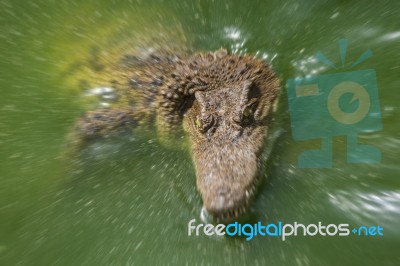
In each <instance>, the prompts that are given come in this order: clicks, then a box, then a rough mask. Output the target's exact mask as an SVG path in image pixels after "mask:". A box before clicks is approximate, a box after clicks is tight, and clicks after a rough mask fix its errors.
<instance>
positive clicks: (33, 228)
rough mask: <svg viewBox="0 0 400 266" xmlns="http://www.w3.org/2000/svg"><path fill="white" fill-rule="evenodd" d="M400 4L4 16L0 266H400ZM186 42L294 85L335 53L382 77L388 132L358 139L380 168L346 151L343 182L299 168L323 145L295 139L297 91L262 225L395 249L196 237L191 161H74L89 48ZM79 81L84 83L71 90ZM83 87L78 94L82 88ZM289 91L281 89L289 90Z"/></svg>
mask: <svg viewBox="0 0 400 266" xmlns="http://www.w3.org/2000/svg"><path fill="white" fill-rule="evenodd" d="M399 17H400V2H398V1H394V0H393V1H339V0H338V1H333V0H331V1H284V2H283V1H169V2H168V1H139V0H138V1H85V2H84V3H82V1H76V0H73V1H65V0H64V1H38V0H33V1H21V0H15V1H11V0H2V1H1V2H0V88H1V96H0V265H133V264H136V265H143V264H149V265H162V264H171V265H185V264H186V265H197V264H198V265H200V264H202V265H243V264H244V263H249V264H250V263H251V264H254V265H376V264H379V265H398V262H399V261H400V254H399V252H398V249H399V246H400V232H399V225H400V224H399V221H400V179H399V178H400V177H399V165H400V158H399V156H398V154H399V152H398V149H399V146H400V145H399V144H400V138H399V136H400V134H399V130H398V129H399V115H400V114H399V100H400V94H399V93H398V91H399V88H400V80H399V78H398V77H399V74H398V73H399V71H400V53H399V48H400V22H399V20H398V18H399ZM148 32H153V33H154V32H156V33H159V34H167V35H168V33H169V32H173V33H175V34H176V33H178V34H180V32H182V34H183V36H181V37H179V38H181V39H180V40H178V41H177V42H178V43H182V46H183V45H185V46H188V47H189V48H190V49H192V50H215V49H218V48H220V47H225V48H228V49H229V50H230V51H232V52H235V53H252V54H256V55H257V56H259V57H260V58H264V59H265V60H266V61H268V62H270V63H271V64H272V66H273V68H274V69H275V70H276V71H277V73H278V74H279V76H280V77H281V79H282V81H285V80H287V79H288V78H292V77H297V76H300V77H303V76H306V75H311V74H312V75H317V74H325V73H332V69H329V68H327V67H324V66H323V65H322V64H320V63H318V62H315V61H313V60H312V56H313V55H314V54H315V53H316V52H318V51H322V52H323V53H324V54H325V55H327V56H328V57H329V58H330V59H331V60H332V61H334V62H335V63H339V62H340V56H339V49H338V44H337V41H338V40H339V39H340V38H346V39H347V40H348V41H349V47H348V56H347V60H348V61H349V62H354V61H355V60H356V59H357V58H358V56H359V55H361V54H362V53H363V52H364V51H365V50H367V49H369V48H370V49H371V50H372V51H373V53H374V56H373V57H372V58H370V59H368V60H367V61H366V62H364V63H362V64H361V65H359V66H357V68H356V69H375V70H376V73H377V80H378V88H379V96H380V107H381V112H382V121H383V129H382V130H381V131H379V132H373V133H366V134H363V135H362V136H360V142H362V143H369V144H372V145H374V146H376V147H378V148H379V149H380V150H381V152H382V161H381V163H379V164H374V165H360V164H357V165H355V164H348V163H347V162H346V157H345V154H346V138H345V137H340V136H339V137H335V138H334V167H333V168H332V169H300V168H298V166H297V157H298V155H299V153H300V152H301V151H303V150H307V149H310V148H312V147H316V146H318V141H310V142H305V143H296V142H294V141H293V140H292V137H291V132H290V120H289V114H288V111H287V99H286V92H285V89H284V86H283V90H282V95H281V108H280V112H279V114H278V115H277V118H278V119H277V121H280V122H279V124H278V125H276V126H277V127H279V128H281V129H282V130H283V132H285V133H284V135H283V136H282V137H281V138H280V139H279V140H278V142H277V143H276V145H275V148H274V151H273V154H272V157H271V159H270V160H269V161H268V166H267V170H266V173H267V174H268V179H267V182H265V184H264V185H263V187H262V188H261V191H260V195H259V197H258V198H257V200H256V202H255V204H254V206H253V208H254V210H253V212H254V213H255V214H256V215H257V217H258V220H260V221H262V222H263V223H266V222H278V221H282V222H284V223H291V222H294V221H297V222H299V223H304V224H308V223H317V222H318V221H321V222H323V223H349V224H350V225H351V226H359V225H367V226H369V225H378V224H379V225H380V226H382V227H383V228H384V236H383V237H355V236H349V237H303V236H299V237H292V238H289V239H287V240H286V241H285V242H283V241H281V239H279V238H271V237H269V238H268V237H255V238H254V239H253V240H252V241H249V242H247V241H245V240H244V239H240V238H238V239H236V238H235V239H228V238H209V237H204V236H202V237H189V236H187V223H188V222H189V220H191V219H193V218H195V219H197V221H198V222H200V219H199V213H200V208H201V200H200V197H199V195H198V193H197V192H196V188H195V175H194V169H193V166H192V164H191V159H190V155H189V154H188V152H187V151H186V150H184V149H183V148H182V150H180V149H178V150H175V151H169V150H167V149H165V148H163V147H162V146H160V145H159V144H158V143H157V142H156V140H155V138H154V136H134V137H131V138H128V137H126V138H122V137H121V138H119V139H113V140H108V141H106V142H99V143H95V144H93V145H92V146H91V147H90V148H88V149H87V150H85V151H84V152H83V153H82V154H80V155H79V156H77V157H76V158H73V160H72V162H67V161H66V160H65V157H64V156H63V153H64V151H65V149H66V135H67V134H68V132H70V130H71V126H72V125H73V123H74V121H75V119H76V118H77V117H79V115H81V114H82V113H83V112H84V110H87V109H90V108H91V107H92V103H87V102H86V101H85V100H83V101H82V98H84V96H82V95H83V92H82V91H81V90H80V89H79V88H78V87H76V86H74V82H73V81H74V79H76V74H75V72H74V71H69V70H68V71H67V70H66V69H68V66H70V64H73V63H74V62H75V61H79V60H83V59H85V58H88V55H89V54H90V49H91V47H93V46H95V45H96V44H99V45H100V44H101V45H102V48H104V47H105V48H107V46H109V47H110V50H112V46H113V45H115V44H116V43H118V42H119V41H126V40H127V39H129V38H132V42H133V44H134V38H133V37H132V36H133V35H134V34H142V35H146V34H147V33H148ZM71 80H72V81H71ZM70 81H71V82H70ZM284 83H285V82H283V84H284Z"/></svg>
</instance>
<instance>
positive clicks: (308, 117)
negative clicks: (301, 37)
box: [286, 39, 382, 168]
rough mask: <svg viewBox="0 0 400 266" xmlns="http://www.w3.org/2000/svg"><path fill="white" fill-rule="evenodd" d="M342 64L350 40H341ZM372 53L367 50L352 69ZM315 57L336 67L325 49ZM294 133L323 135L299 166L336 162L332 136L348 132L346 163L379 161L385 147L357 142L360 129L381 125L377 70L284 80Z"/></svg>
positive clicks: (307, 137) (301, 136)
mask: <svg viewBox="0 0 400 266" xmlns="http://www.w3.org/2000/svg"><path fill="white" fill-rule="evenodd" d="M339 48H340V56H341V60H342V66H343V67H344V65H345V59H346V49H347V41H346V40H344V39H342V40H340V41H339ZM371 56H372V51H371V50H367V51H366V52H364V53H363V54H362V55H361V56H360V57H359V58H358V59H357V60H356V62H355V63H353V64H352V65H351V68H352V67H354V66H356V65H358V64H360V63H362V62H363V61H365V60H366V59H367V58H369V57H371ZM315 58H316V59H317V60H318V61H320V62H322V63H324V64H325V65H327V66H329V67H331V68H333V69H335V70H337V69H338V68H337V66H336V65H335V64H333V63H332V61H330V60H329V59H328V58H327V57H326V56H325V55H323V54H322V53H320V52H319V53H317V54H316V55H315ZM286 87H287V94H288V101H289V112H290V120H291V129H292V136H293V139H294V140H295V141H306V140H313V139H321V148H320V149H319V150H308V151H304V152H303V153H302V154H300V155H299V159H298V162H299V167H301V168H331V167H332V137H333V136H346V137H347V162H349V163H379V162H380V160H381V152H380V150H379V149H377V148H376V147H374V146H371V145H362V144H359V143H358V142H357V139H358V134H360V133H366V132H375V131H379V130H381V129H382V120H381V112H380V108H379V99H378V86H377V81H376V73H375V70H373V69H365V70H357V71H348V72H340V73H334V74H326V75H319V76H307V77H304V78H294V79H289V80H287V83H286Z"/></svg>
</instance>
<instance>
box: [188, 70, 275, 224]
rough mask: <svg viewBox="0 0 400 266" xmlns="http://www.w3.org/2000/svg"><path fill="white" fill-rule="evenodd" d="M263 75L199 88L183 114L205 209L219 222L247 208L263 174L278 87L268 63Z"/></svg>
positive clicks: (233, 217)
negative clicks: (216, 86) (264, 151)
mask: <svg viewBox="0 0 400 266" xmlns="http://www.w3.org/2000/svg"><path fill="white" fill-rule="evenodd" d="M265 67H266V66H265ZM259 72H260V71H259ZM265 74H266V75H264V76H262V75H261V78H258V79H257V78H254V77H253V78H252V77H251V75H250V76H249V75H248V76H249V79H244V80H239V81H234V82H229V83H227V84H226V85H224V83H221V85H220V87H219V88H215V89H211V90H210V89H205V90H203V91H200V90H199V91H196V92H195V93H194V101H193V104H192V106H191V108H189V109H188V111H187V113H186V115H185V130H186V131H187V134H188V135H189V138H190V141H191V149H192V155H193V161H194V165H195V169H196V178H197V187H198V189H199V191H200V194H201V196H202V199H203V211H206V212H207V213H208V214H211V216H212V217H213V218H214V219H216V220H218V221H223V222H228V221H232V220H235V219H237V218H239V217H240V216H242V215H243V214H244V213H245V212H246V211H247V209H248V207H249V205H250V203H251V200H252V198H253V196H254V195H255V192H256V189H257V186H258V184H259V181H260V179H261V176H262V173H261V169H262V165H263V163H264V161H263V159H262V157H263V156H262V152H263V149H264V147H265V146H266V145H268V143H266V140H267V138H266V136H267V132H268V125H269V121H270V120H269V118H270V114H271V113H272V111H273V110H272V109H273V104H274V102H275V101H276V99H277V94H278V91H279V81H278V80H277V79H276V78H275V76H274V74H273V72H272V71H270V70H269V69H268V68H267V67H266V69H265Z"/></svg>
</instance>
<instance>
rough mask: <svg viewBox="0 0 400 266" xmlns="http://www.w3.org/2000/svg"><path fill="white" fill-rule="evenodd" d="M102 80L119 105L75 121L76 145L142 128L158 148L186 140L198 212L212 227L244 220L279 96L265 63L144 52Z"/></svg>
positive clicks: (221, 55) (216, 54)
mask: <svg viewBox="0 0 400 266" xmlns="http://www.w3.org/2000/svg"><path fill="white" fill-rule="evenodd" d="M94 67H97V68H99V67H100V68H101V66H98V65H96V64H95V66H94ZM106 77H107V78H108V77H111V78H110V84H111V85H110V91H115V93H116V95H118V97H119V98H118V100H117V101H116V102H117V103H121V102H123V103H124V104H112V105H111V106H109V107H105V108H99V109H96V110H92V111H88V112H87V113H85V114H83V115H82V116H81V117H80V118H78V119H77V122H76V124H75V127H74V134H73V135H74V141H75V143H78V144H77V145H84V143H86V142H88V141H90V140H93V139H99V138H108V137H112V136H115V135H119V134H131V133H132V132H133V130H134V129H135V128H140V127H149V126H152V127H153V128H154V129H155V130H156V132H157V136H158V138H159V139H160V141H161V143H168V141H169V140H172V139H174V138H175V137H176V135H178V133H177V132H184V133H185V134H186V135H187V137H188V139H189V147H190V150H191V154H192V161H193V163H194V168H195V172H196V183H197V189H198V191H199V193H200V195H201V198H202V201H203V208H202V210H203V212H204V213H206V214H207V215H210V216H211V217H213V218H215V219H216V220H218V221H231V220H235V219H238V218H240V217H242V216H243V215H244V214H245V213H246V212H248V209H249V206H250V205H251V202H252V200H253V198H254V197H255V194H256V190H257V187H258V186H259V183H260V181H261V179H262V174H261V171H262V166H263V164H264V163H265V158H264V157H263V156H262V153H263V150H264V149H265V148H266V146H268V145H270V143H268V141H267V136H268V134H269V132H270V127H271V118H272V116H273V113H274V111H275V108H274V107H275V106H276V103H277V100H278V94H279V90H280V81H279V79H278V77H277V75H276V74H275V73H274V71H273V70H272V69H271V67H270V66H269V65H268V64H267V63H266V62H264V61H263V60H261V59H258V58H256V57H255V56H251V55H248V54H245V55H238V54H230V53H228V52H227V50H225V49H220V50H217V51H212V52H196V53H192V54H185V53H180V54H174V53H173V52H170V51H150V52H148V53H145V54H144V55H126V54H125V55H123V56H122V57H121V58H120V59H119V60H118V62H117V63H115V64H114V66H113V67H112V73H109V74H108V75H106ZM103 89H105V88H103Z"/></svg>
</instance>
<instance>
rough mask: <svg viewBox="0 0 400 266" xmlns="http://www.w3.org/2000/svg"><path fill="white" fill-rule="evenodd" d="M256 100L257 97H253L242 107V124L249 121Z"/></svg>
mask: <svg viewBox="0 0 400 266" xmlns="http://www.w3.org/2000/svg"><path fill="white" fill-rule="evenodd" d="M256 102H257V99H255V98H253V99H251V100H250V103H249V104H248V105H247V106H246V107H245V108H244V110H243V112H242V121H241V122H242V123H243V124H248V123H250V121H251V119H252V116H253V114H254V108H255V106H256V105H255V104H256Z"/></svg>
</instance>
